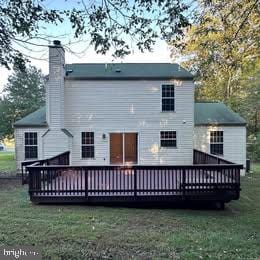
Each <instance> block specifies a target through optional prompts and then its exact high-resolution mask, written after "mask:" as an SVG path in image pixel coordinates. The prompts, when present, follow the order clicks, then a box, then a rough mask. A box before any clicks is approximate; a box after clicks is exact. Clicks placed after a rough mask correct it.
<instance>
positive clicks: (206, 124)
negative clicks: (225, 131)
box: [194, 123, 247, 126]
mask: <svg viewBox="0 0 260 260" xmlns="http://www.w3.org/2000/svg"><path fill="white" fill-rule="evenodd" d="M194 125H195V126H246V125H247V123H197V124H196V123H195V124H194Z"/></svg>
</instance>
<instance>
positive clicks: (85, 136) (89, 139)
mask: <svg viewBox="0 0 260 260" xmlns="http://www.w3.org/2000/svg"><path fill="white" fill-rule="evenodd" d="M81 143H82V144H94V132H82V133H81Z"/></svg>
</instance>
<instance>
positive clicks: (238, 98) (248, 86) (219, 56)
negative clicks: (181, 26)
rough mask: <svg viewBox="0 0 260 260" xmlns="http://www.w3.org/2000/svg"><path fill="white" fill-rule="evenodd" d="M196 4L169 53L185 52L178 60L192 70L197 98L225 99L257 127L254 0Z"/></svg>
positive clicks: (257, 10)
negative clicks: (195, 11) (192, 16)
mask: <svg viewBox="0 0 260 260" xmlns="http://www.w3.org/2000/svg"><path fill="white" fill-rule="evenodd" d="M198 10H199V14H198V15H197V19H196V21H195V23H194V25H193V26H192V27H191V28H190V29H189V30H188V31H187V34H186V36H185V38H184V40H183V41H182V42H180V44H179V46H178V47H179V48H177V49H176V48H175V47H173V48H172V51H173V55H176V50H177V52H180V54H181V55H182V56H185V58H186V59H185V60H184V61H183V65H184V66H186V67H187V68H188V69H190V70H192V71H193V72H194V73H195V74H196V83H197V88H196V98H197V99H200V100H211V101H223V102H225V103H226V104H228V105H230V106H231V107H232V108H233V109H234V110H235V111H240V112H241V113H242V115H243V116H245V118H246V119H247V120H248V122H249V124H250V126H249V130H250V131H259V122H258V119H257V124H256V126H253V125H254V124H255V123H253V118H258V117H259V115H258V113H259V112H257V111H259V99H257V97H258V98H259V76H258V75H259V74H258V73H259V65H257V63H258V62H259V57H260V2H259V0H248V1H244V0H227V1H211V3H210V4H209V3H208V2H207V1H199V8H198ZM255 93H258V94H257V95H256V94H255ZM255 115H256V116H255ZM253 129H254V130H253Z"/></svg>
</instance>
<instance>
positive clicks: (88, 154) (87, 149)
mask: <svg viewBox="0 0 260 260" xmlns="http://www.w3.org/2000/svg"><path fill="white" fill-rule="evenodd" d="M81 156H82V158H94V157H95V149H94V132H82V133H81Z"/></svg>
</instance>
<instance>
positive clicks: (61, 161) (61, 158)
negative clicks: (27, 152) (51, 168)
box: [21, 151, 70, 184]
mask: <svg viewBox="0 0 260 260" xmlns="http://www.w3.org/2000/svg"><path fill="white" fill-rule="evenodd" d="M69 155H70V152H69V151H67V152H64V153H61V154H58V155H55V156H53V157H51V158H48V159H43V160H28V161H23V162H22V163H21V171H22V184H26V183H28V174H29V172H28V170H27V167H28V166H40V165H41V166H47V165H69V164H70V156H69Z"/></svg>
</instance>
